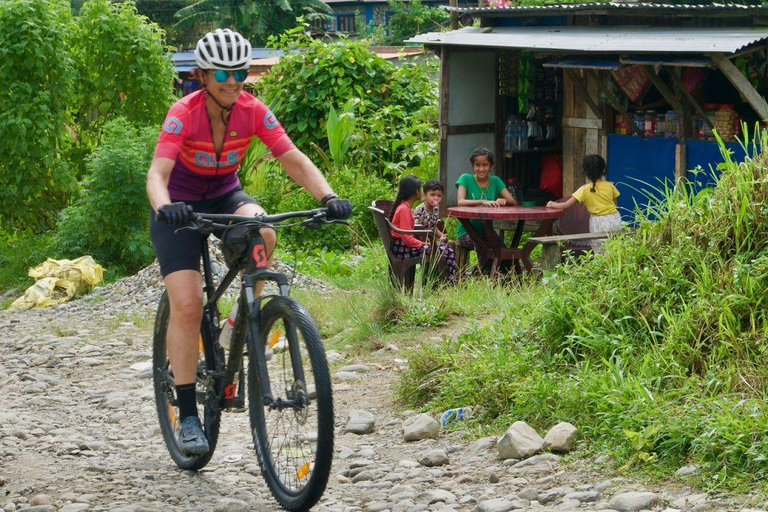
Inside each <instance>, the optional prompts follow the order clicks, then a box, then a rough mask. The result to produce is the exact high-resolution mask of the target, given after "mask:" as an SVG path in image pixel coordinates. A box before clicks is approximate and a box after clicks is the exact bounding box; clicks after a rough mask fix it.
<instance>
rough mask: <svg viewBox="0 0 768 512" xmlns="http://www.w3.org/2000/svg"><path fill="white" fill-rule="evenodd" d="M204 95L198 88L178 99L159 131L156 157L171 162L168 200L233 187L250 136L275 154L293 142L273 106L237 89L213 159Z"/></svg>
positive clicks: (194, 197) (214, 194)
mask: <svg viewBox="0 0 768 512" xmlns="http://www.w3.org/2000/svg"><path fill="white" fill-rule="evenodd" d="M205 94H206V93H205V90H204V89H203V90H200V91H197V92H194V93H192V94H190V95H188V96H185V97H184V98H182V99H180V100H179V101H177V102H176V103H175V104H174V105H173V106H172V107H171V109H170V110H169V111H168V115H167V116H166V118H165V122H164V123H163V128H162V130H160V137H159V138H158V140H157V146H156V147H155V158H170V159H171V160H175V161H176V164H175V165H174V166H173V171H172V172H171V178H170V181H169V182H168V192H169V193H170V195H171V198H172V199H173V200H179V201H199V200H202V199H211V198H214V197H218V196H220V195H222V194H226V193H227V192H229V191H231V190H233V189H235V188H236V187H238V186H239V185H240V181H239V180H238V179H237V172H236V171H237V167H238V165H240V160H241V159H242V157H243V154H244V153H245V151H246V150H247V149H248V145H249V144H250V143H251V139H252V138H253V136H254V135H255V136H256V137H258V138H259V139H261V141H262V142H264V144H265V145H266V146H267V147H268V148H269V150H270V151H271V152H272V155H273V156H275V157H279V156H280V155H282V154H284V153H285V152H287V151H289V150H291V149H293V148H294V147H295V146H294V145H293V142H291V139H290V138H289V137H288V135H287V134H286V133H285V130H283V127H282V126H281V125H280V123H279V122H278V120H277V118H276V117H275V115H274V114H273V113H272V111H271V110H269V109H268V108H267V106H266V105H264V104H263V103H262V102H261V101H259V100H258V99H256V98H255V97H254V96H253V95H251V94H248V93H247V92H241V93H240V96H238V98H237V101H235V105H234V107H233V108H232V111H231V112H230V114H229V122H228V123H227V129H226V132H225V134H224V145H223V146H222V149H221V157H220V158H219V159H218V160H217V159H216V150H215V149H214V145H213V137H212V133H213V132H212V130H211V123H210V120H209V119H208V114H207V112H206V109H205Z"/></svg>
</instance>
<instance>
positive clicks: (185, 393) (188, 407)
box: [176, 382, 197, 421]
mask: <svg viewBox="0 0 768 512" xmlns="http://www.w3.org/2000/svg"><path fill="white" fill-rule="evenodd" d="M176 400H177V401H178V402H179V415H180V416H181V418H179V421H184V420H185V419H187V418H188V417H190V416H197V400H196V397H195V383H194V382H193V383H191V384H182V385H180V386H176Z"/></svg>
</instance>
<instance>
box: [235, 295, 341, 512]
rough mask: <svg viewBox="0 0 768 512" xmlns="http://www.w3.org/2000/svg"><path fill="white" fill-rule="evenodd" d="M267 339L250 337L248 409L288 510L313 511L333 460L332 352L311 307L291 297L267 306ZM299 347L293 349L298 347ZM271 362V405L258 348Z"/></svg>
mask: <svg viewBox="0 0 768 512" xmlns="http://www.w3.org/2000/svg"><path fill="white" fill-rule="evenodd" d="M260 316H261V320H260V322H259V337H260V339H259V340H257V342H254V341H253V340H252V339H251V337H249V341H248V343H249V347H248V350H249V353H250V357H249V362H248V395H249V397H248V399H249V402H248V409H249V413H250V419H251V429H252V432H253V442H254V445H255V446H256V451H257V455H258V458H259V465H260V466H261V470H262V474H263V475H264V479H265V480H266V482H267V485H268V486H269V489H270V491H271V492H272V495H273V496H274V497H275V499H276V500H277V502H278V503H279V504H280V505H281V506H282V507H283V508H285V509H287V510H291V511H305V510H309V509H310V508H311V507H312V506H313V505H315V504H316V503H317V502H318V500H319V499H320V497H321V496H322V495H323V492H324V491H325V487H326V485H327V483H328V476H329V474H330V472H331V462H332V459H333V428H334V424H333V398H332V396H331V381H330V376H329V373H328V364H327V362H326V359H325V351H324V350H323V344H322V341H321V340H320V334H319V333H318V331H317V327H316V326H315V322H314V320H313V319H312V317H311V316H310V314H309V312H308V311H307V310H306V309H305V308H304V307H303V306H301V305H300V304H299V303H298V302H296V301H295V300H293V299H291V298H288V297H275V298H273V299H271V300H270V301H269V302H268V303H267V304H266V305H265V306H264V308H263V309H262V311H261V315H260ZM291 347H293V350H291ZM267 348H269V349H272V350H273V352H274V355H273V357H272V358H271V359H270V360H269V361H268V362H267V371H268V373H269V382H270V387H271V391H272V396H273V398H274V400H273V401H272V402H271V404H270V403H265V401H264V396H263V391H262V385H261V381H260V378H259V369H258V363H257V358H256V353H257V352H256V351H257V350H260V351H261V353H262V354H263V353H264V350H265V349H267Z"/></svg>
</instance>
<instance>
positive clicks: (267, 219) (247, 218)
mask: <svg viewBox="0 0 768 512" xmlns="http://www.w3.org/2000/svg"><path fill="white" fill-rule="evenodd" d="M327 214H328V208H315V209H314V210H304V211H297V212H286V213H277V214H275V215H235V214H226V213H197V212H189V216H190V219H191V220H192V222H194V221H196V220H204V221H205V220H208V221H211V222H216V223H222V222H234V223H241V222H253V223H257V224H258V223H262V224H272V223H277V222H282V221H284V220H288V219H300V218H307V219H310V218H316V219H317V220H324V219H325V218H326V216H327Z"/></svg>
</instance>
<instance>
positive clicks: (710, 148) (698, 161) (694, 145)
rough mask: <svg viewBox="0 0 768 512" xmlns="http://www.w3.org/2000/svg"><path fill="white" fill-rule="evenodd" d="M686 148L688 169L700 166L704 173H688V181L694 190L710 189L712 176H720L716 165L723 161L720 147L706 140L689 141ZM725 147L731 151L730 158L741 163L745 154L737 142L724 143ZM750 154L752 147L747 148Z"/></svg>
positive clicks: (713, 180) (713, 179) (713, 181)
mask: <svg viewBox="0 0 768 512" xmlns="http://www.w3.org/2000/svg"><path fill="white" fill-rule="evenodd" d="M685 144H686V147H687V148H688V166H687V167H688V169H695V168H696V166H701V168H702V169H703V171H704V172H701V173H695V172H694V173H692V172H690V171H689V172H688V179H689V180H690V181H691V182H692V183H693V184H694V188H695V190H697V191H698V190H701V189H702V188H704V187H711V186H713V185H714V184H715V178H714V176H720V171H718V170H717V165H718V164H721V163H723V162H724V161H725V160H724V159H723V156H722V155H721V154H720V147H719V146H718V145H717V143H716V142H710V141H706V140H689V141H687V142H686V143H685ZM725 147H727V148H728V149H729V150H730V151H731V158H732V159H733V160H734V161H736V162H743V161H744V159H745V158H746V157H747V153H746V152H745V151H744V148H742V147H741V144H739V143H738V142H726V143H725ZM749 153H750V155H751V153H752V147H750V148H749Z"/></svg>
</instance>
